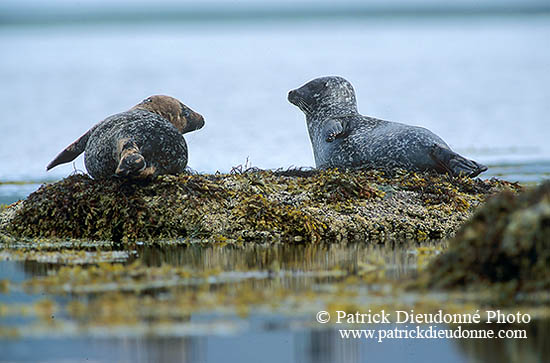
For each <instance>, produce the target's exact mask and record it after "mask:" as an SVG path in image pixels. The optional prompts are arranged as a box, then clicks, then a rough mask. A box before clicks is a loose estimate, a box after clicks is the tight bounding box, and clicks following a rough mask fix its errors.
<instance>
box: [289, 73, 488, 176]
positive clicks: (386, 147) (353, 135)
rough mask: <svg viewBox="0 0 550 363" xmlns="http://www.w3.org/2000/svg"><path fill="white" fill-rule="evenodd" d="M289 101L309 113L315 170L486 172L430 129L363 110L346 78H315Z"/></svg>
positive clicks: (482, 167) (291, 94) (297, 90)
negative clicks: (363, 111) (366, 113)
mask: <svg viewBox="0 0 550 363" xmlns="http://www.w3.org/2000/svg"><path fill="white" fill-rule="evenodd" d="M288 100H289V102H290V103H292V104H294V105H296V106H298V107H299V108H300V109H301V110H302V111H303V112H304V114H305V115H306V123H307V128H308V132H309V137H310V140H311V144H312V147H313V155H314V157H315V165H316V167H317V168H328V167H366V168H384V169H385V168H403V169H406V170H435V171H437V172H440V173H450V174H452V175H460V174H464V175H468V176H470V177H475V176H477V175H478V174H479V173H481V172H484V171H485V170H487V167H486V166H485V165H482V164H479V163H477V162H475V161H473V160H469V159H466V158H465V157H463V156H461V155H459V154H457V153H455V152H454V151H452V150H451V148H450V147H449V146H448V145H447V144H446V143H445V141H443V140H442V139H441V138H440V137H439V136H437V135H436V134H434V133H433V132H431V131H430V130H427V129H425V128H423V127H417V126H410V125H405V124H402V123H398V122H391V121H385V120H380V119H376V118H374V117H368V116H363V115H361V114H359V112H358V111H357V101H356V99H355V91H354V89H353V86H352V85H351V83H350V82H348V81H347V80H345V79H344V78H342V77H336V76H331V77H321V78H316V79H314V80H312V81H310V82H308V83H306V84H304V85H303V86H301V87H300V88H297V89H295V90H292V91H290V92H289V94H288Z"/></svg>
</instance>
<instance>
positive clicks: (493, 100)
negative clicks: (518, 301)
mask: <svg viewBox="0 0 550 363" xmlns="http://www.w3.org/2000/svg"><path fill="white" fill-rule="evenodd" d="M549 20H550V18H548V17H544V16H539V17H503V18H498V17H486V18H485V17H470V18H450V19H446V20H445V21H443V20H438V19H435V18H434V19H430V18H428V19H426V18H421V19H414V18H410V19H408V18H402V17H401V18H398V19H397V18H396V19H392V18H382V19H376V18H365V19H354V20H345V19H340V20H334V21H319V20H310V21H303V22H298V21H294V22H290V21H266V22H264V23H258V22H257V23H254V22H247V23H243V24H240V23H225V24H217V25H216V24H214V23H205V24H200V23H199V24H192V25H177V24H167V25H163V24H156V25H155V24H149V25H126V26H116V25H103V26H100V25H95V26H94V25H86V26H78V25H74V26H57V27H49V28H48V27H38V26H36V27H3V28H0V44H1V45H2V57H0V80H1V81H2V85H3V86H2V87H1V88H0V107H1V109H2V112H1V113H0V163H1V165H0V181H2V182H6V181H37V182H41V181H44V180H55V179H59V178H62V177H65V176H67V175H69V174H70V173H71V172H73V170H75V169H77V170H85V168H84V163H83V158H82V156H81V157H79V158H78V159H77V160H76V162H75V163H74V164H68V165H64V166H60V167H57V168H55V169H54V170H52V171H50V172H48V173H47V172H46V171H45V166H46V164H47V163H48V162H49V161H50V160H51V159H52V158H53V157H55V155H56V154H57V153H58V152H59V151H60V150H62V149H63V148H65V146H67V145H68V144H70V143H71V142H72V141H74V140H75V139H76V138H77V137H79V136H80V135H81V134H82V133H84V132H85V131H86V130H88V129H89V128H90V127H91V126H92V125H93V124H95V123H96V122H98V121H100V120H102V119H103V118H105V117H106V116H108V115H111V114H114V113H117V112H121V111H124V110H126V109H128V108H130V107H131V106H133V105H134V104H136V103H137V102H139V101H140V100H142V99H143V98H145V97H147V96H149V95H152V94H168V95H172V96H175V97H177V98H179V99H180V100H182V101H183V102H184V103H186V104H187V105H189V106H190V107H192V108H193V109H195V110H197V111H198V112H200V113H201V114H203V115H204V117H205V119H206V126H205V127H204V128H203V129H202V130H200V131H198V132H194V133H191V134H188V135H187V136H186V139H187V141H188V144H189V152H190V157H189V166H190V167H191V168H193V169H195V170H197V171H200V172H214V171H217V170H219V171H222V172H227V171H229V170H230V169H231V168H232V167H233V166H236V165H239V164H244V163H245V162H246V161H247V160H248V162H249V163H250V164H251V165H253V166H257V167H260V168H279V167H283V168H286V167H290V166H313V165H314V162H313V157H312V152H311V147H310V143H309V139H308V135H307V130H306V127H305V121H304V116H303V115H302V114H301V112H300V111H299V110H298V109H297V108H295V107H294V106H293V105H291V104H290V103H288V101H287V100H286V95H287V92H288V90H290V89H292V88H295V87H297V86H299V85H301V84H303V83H304V82H306V81H308V80H310V79H312V78H314V77H317V76H322V75H342V76H344V77H346V78H348V79H349V80H350V81H351V82H352V83H353V84H354V86H355V88H356V91H357V96H358V103H359V110H360V111H361V112H362V113H364V114H367V115H372V116H376V117H380V118H384V119H388V120H394V121H401V122H406V123H410V124H414V125H421V126H424V127H427V128H429V129H431V130H432V131H434V132H435V133H437V134H439V135H440V136H441V137H443V138H444V139H445V140H446V141H447V142H448V143H449V145H451V147H453V148H454V149H455V150H457V151H459V152H461V153H463V154H465V155H467V156H469V157H471V158H474V159H476V160H479V161H481V162H483V163H486V164H489V165H491V166H492V168H491V170H490V171H489V172H488V173H486V174H484V175H485V176H487V177H490V176H495V175H497V176H502V177H505V178H508V179H512V180H520V181H538V180H541V179H542V178H544V177H546V176H547V175H548V173H550V163H549V160H550V146H549V144H548V142H547V139H548V134H549V131H550V119H549V116H548V115H550V98H549V93H548V84H550V48H549V47H548V39H549V38H550V21H549ZM33 188H36V185H32V186H24V187H17V186H13V185H11V186H6V185H4V186H1V187H0V196H2V197H3V198H4V200H6V201H7V200H9V199H10V198H11V199H13V198H15V197H21V196H24V195H26V194H27V193H28V192H29V189H33ZM10 196H12V197H10Z"/></svg>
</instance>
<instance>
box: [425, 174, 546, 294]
mask: <svg viewBox="0 0 550 363" xmlns="http://www.w3.org/2000/svg"><path fill="white" fill-rule="evenodd" d="M549 266H550V182H547V183H544V184H542V185H541V186H539V187H538V188H535V189H532V190H529V191H526V192H524V193H521V194H518V195H515V194H513V193H511V192H504V193H502V194H500V195H498V196H495V197H494V198H491V199H489V201H488V202H487V203H486V204H485V205H484V206H483V207H482V208H480V209H479V210H478V211H477V213H476V214H475V215H474V216H473V217H472V219H471V220H470V221H469V222H468V223H467V224H466V225H464V226H463V227H462V228H461V230H460V231H459V232H458V233H457V236H456V238H455V239H454V240H453V241H452V242H451V243H450V248H449V250H448V251H447V252H446V253H444V254H443V255H441V256H440V257H438V258H436V259H435V260H434V261H433V263H432V264H431V265H430V267H429V268H428V273H427V275H429V277H428V276H426V279H428V282H427V283H428V285H430V286H435V287H456V286H470V287H476V286H479V285H480V284H482V285H483V284H488V283H490V284H493V286H494V284H499V285H500V287H502V288H505V290H507V291H510V292H511V293H513V292H514V291H517V290H522V291H530V290H542V289H548V288H550V268H549Z"/></svg>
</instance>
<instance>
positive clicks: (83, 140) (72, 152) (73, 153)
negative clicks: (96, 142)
mask: <svg viewBox="0 0 550 363" xmlns="http://www.w3.org/2000/svg"><path fill="white" fill-rule="evenodd" d="M89 138H90V131H88V132H86V133H85V134H84V135H82V136H80V137H79V138H78V139H77V140H76V141H75V142H73V143H72V144H70V145H69V146H67V147H66V148H65V150H63V151H62V152H60V153H59V154H58V155H57V156H56V157H55V159H53V160H52V161H51V162H50V163H49V164H48V166H46V170H50V169H52V168H54V167H56V166H58V165H60V164H65V163H68V162H69V161H73V160H74V159H76V157H77V156H78V155H80V154H82V153H83V152H84V149H86V144H87V143H88V139H89Z"/></svg>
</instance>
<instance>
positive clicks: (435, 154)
mask: <svg viewBox="0 0 550 363" xmlns="http://www.w3.org/2000/svg"><path fill="white" fill-rule="evenodd" d="M430 157H431V158H432V160H433V161H434V162H435V163H436V164H437V166H438V167H439V168H440V169H441V170H442V171H446V172H448V173H450V174H452V175H460V174H465V175H468V176H469V177H471V178H474V177H476V176H478V175H479V174H480V173H482V172H484V171H486V170H487V167H486V166H485V165H483V164H479V163H476V162H475V161H473V160H470V159H466V158H465V157H463V156H461V155H459V154H457V153H455V152H454V151H452V150H450V149H447V148H443V147H441V146H439V145H437V144H434V145H433V146H432V148H431V150H430Z"/></svg>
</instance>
